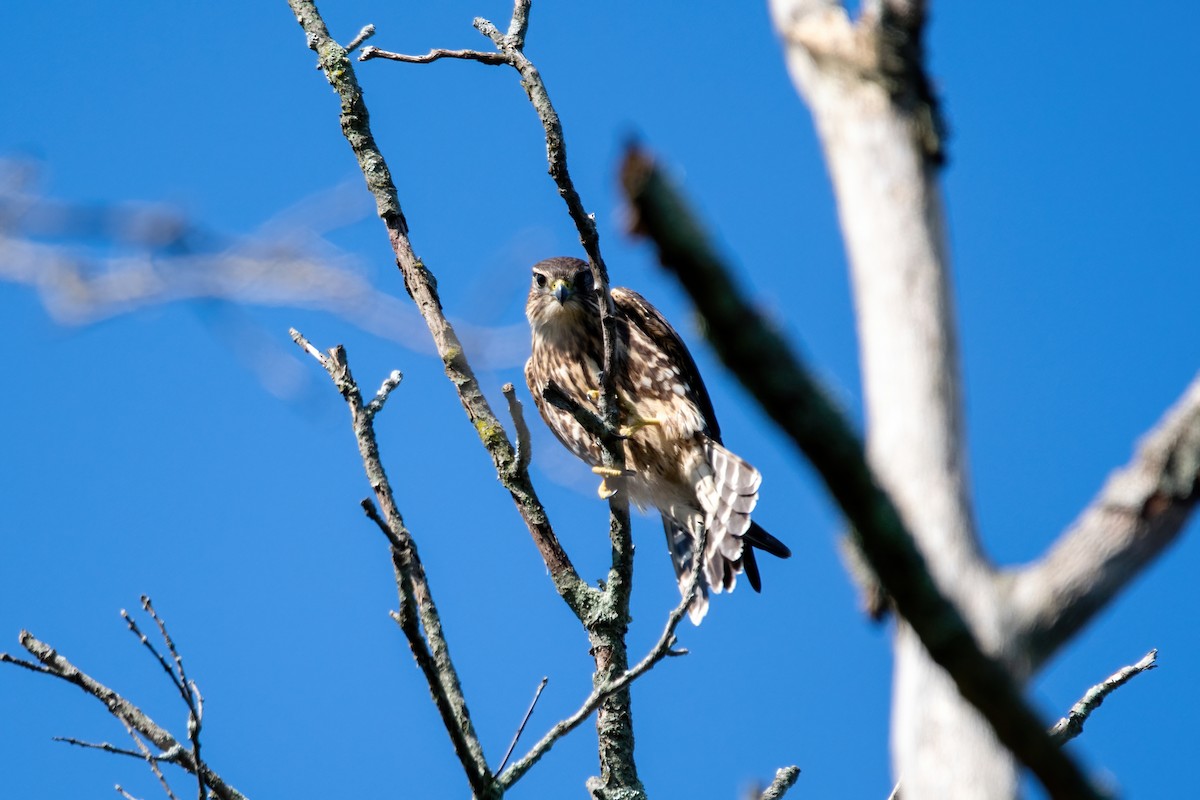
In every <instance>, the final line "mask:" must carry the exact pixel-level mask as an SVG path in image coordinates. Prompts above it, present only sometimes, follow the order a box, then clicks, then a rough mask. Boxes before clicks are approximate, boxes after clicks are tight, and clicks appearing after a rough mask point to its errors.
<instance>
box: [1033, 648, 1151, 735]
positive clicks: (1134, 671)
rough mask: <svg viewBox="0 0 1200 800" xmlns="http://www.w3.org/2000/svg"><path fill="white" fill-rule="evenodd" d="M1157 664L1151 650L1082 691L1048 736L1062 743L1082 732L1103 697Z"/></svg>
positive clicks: (1102, 700)
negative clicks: (1136, 660)
mask: <svg viewBox="0 0 1200 800" xmlns="http://www.w3.org/2000/svg"><path fill="white" fill-rule="evenodd" d="M1157 666H1158V651H1157V650H1151V651H1150V652H1149V653H1146V655H1144V656H1142V658H1141V660H1140V661H1138V662H1137V663H1136V664H1131V665H1129V666H1128V667H1122V668H1121V669H1119V670H1117V671H1116V672H1114V673H1113V674H1112V675H1109V676H1108V677H1107V678H1105V679H1104V681H1102V682H1101V683H1098V684H1096V685H1095V686H1093V687H1092V688H1090V689H1088V690H1087V691H1086V692H1084V693H1083V697H1081V698H1079V702H1078V703H1076V704H1075V705H1073V706H1071V710H1070V711H1069V712H1068V713H1067V715H1066V716H1065V717H1063V718H1062V719H1060V720H1059V721H1058V722H1056V723H1055V724H1054V727H1053V728H1051V729H1050V738H1052V739H1053V740H1054V741H1055V743H1057V744H1060V745H1063V744H1066V743H1067V742H1069V741H1071V740H1072V739H1074V738H1075V737H1076V736H1078V735H1079V734H1081V733H1083V724H1084V723H1085V722H1087V721H1088V717H1090V716H1091V715H1092V712H1093V711H1095V710H1096V709H1097V708H1099V707H1100V704H1101V703H1103V702H1104V698H1106V697H1108V696H1109V695H1110V694H1112V693H1113V692H1114V691H1116V690H1117V689H1119V688H1121V687H1122V686H1124V685H1125V684H1126V683H1128V682H1129V681H1131V680H1132V679H1133V678H1134V676H1136V675H1141V674H1142V673H1143V672H1147V671H1149V670H1152V669H1154V668H1155V667H1157Z"/></svg>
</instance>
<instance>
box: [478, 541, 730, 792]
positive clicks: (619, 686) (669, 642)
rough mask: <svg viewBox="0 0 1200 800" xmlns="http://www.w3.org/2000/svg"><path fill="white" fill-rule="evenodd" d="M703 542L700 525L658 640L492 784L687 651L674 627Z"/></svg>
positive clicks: (692, 587)
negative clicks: (677, 597)
mask: <svg viewBox="0 0 1200 800" xmlns="http://www.w3.org/2000/svg"><path fill="white" fill-rule="evenodd" d="M707 542H708V531H706V530H705V529H704V528H701V529H700V538H699V540H698V541H697V542H696V546H695V548H693V550H692V563H691V566H690V569H689V572H688V579H687V582H686V583H685V584H684V587H683V599H682V600H680V602H679V605H677V606H675V608H673V609H672V610H671V613H670V614H668V615H667V622H666V625H665V626H664V627H663V632H662V634H661V635H660V636H659V637H658V641H657V642H655V643H654V646H653V647H651V648H650V651H649V652H648V653H646V655H645V657H644V658H642V660H641V661H639V662H638V663H637V664H636V665H634V666H633V667H632V668H631V669H628V670H625V671H624V672H622V673H621V674H620V675H618V676H617V677H616V678H614V679H613V680H611V681H608V682H606V683H603V684H601V685H599V686H596V687H595V688H594V689H592V693H591V694H589V695H588V696H587V699H586V700H584V701H583V705H581V706H580V707H579V709H578V710H577V711H575V713H573V714H571V715H570V716H569V717H567V718H566V719H563V720H560V721H559V722H558V723H556V724H555V725H554V727H552V728H551V729H550V730H549V731H547V732H546V735H545V736H543V737H542V738H541V739H540V740H539V741H538V742H537V744H535V745H534V746H533V747H531V748H530V750H529V752H528V753H526V754H525V755H524V756H522V757H521V758H520V759H518V760H517V761H515V762H513V765H512V766H511V767H509V768H508V769H507V770H506V771H505V772H503V773H501V774H500V776H499V777H498V778H497V779H496V785H497V786H498V787H499V788H500V789H501V790H502V791H503V790H506V789H508V788H509V787H510V786H512V785H513V784H514V783H516V782H517V781H518V780H520V778H521V776H522V775H524V774H525V773H526V772H528V771H529V769H530V768H531V767H532V766H533V765H534V764H536V763H537V761H538V759H540V758H541V757H542V756H544V755H545V754H546V752H547V751H549V750H550V748H551V747H553V746H554V743H555V742H557V741H558V740H559V739H561V738H562V737H563V736H565V735H566V734H568V733H570V732H571V731H573V730H574V729H575V728H577V727H578V726H579V725H580V723H582V722H583V721H584V720H586V719H587V718H588V717H589V716H591V714H592V712H593V711H595V710H596V709H597V708H598V707H599V706H600V704H601V703H602V702H604V699H605V698H606V697H609V696H611V695H613V694H615V693H617V692H620V691H623V690H625V689H627V688H628V687H629V684H631V683H633V682H634V681H635V680H637V679H638V678H639V677H641V676H642V675H643V674H645V673H646V672H647V671H648V670H650V669H651V668H652V667H653V666H654V665H655V664H657V663H658V662H659V661H662V660H663V659H664V658H668V657H670V656H681V655H686V654H687V650H683V649H679V650H676V649H675V643H676V640H675V630H676V629H677V628H678V627H679V623H680V621H682V620H683V617H684V615H685V614H686V613H687V610H688V606H690V605H691V604H692V600H694V599H695V598H696V592H697V591H699V589H700V575H701V570H702V569H703V566H704V548H705V547H706V545H707Z"/></svg>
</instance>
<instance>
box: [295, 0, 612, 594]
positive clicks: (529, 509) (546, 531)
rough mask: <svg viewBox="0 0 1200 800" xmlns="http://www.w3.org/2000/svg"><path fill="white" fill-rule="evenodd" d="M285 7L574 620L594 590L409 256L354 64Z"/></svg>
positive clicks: (307, 13) (453, 377) (302, 10)
mask: <svg viewBox="0 0 1200 800" xmlns="http://www.w3.org/2000/svg"><path fill="white" fill-rule="evenodd" d="M289 5H290V6H291V8H292V11H293V12H294V13H295V15H296V19H297V21H298V22H299V23H300V25H301V27H302V28H303V29H304V31H305V33H306V34H307V36H308V42H309V47H310V48H311V49H313V50H314V51H316V53H317V55H318V57H319V59H320V65H321V67H322V69H323V70H324V73H325V77H326V79H327V80H328V81H329V83H330V85H331V86H332V87H333V89H334V91H335V92H336V93H337V95H338V98H339V99H340V101H341V126H342V133H343V134H344V135H345V137H346V140H347V142H348V143H349V144H350V147H351V149H352V150H353V151H354V155H355V158H356V159H357V160H358V164H359V167H360V168H361V169H362V173H363V177H364V178H365V179H366V182H367V188H368V189H369V190H370V192H371V194H372V195H373V196H374V198H375V205H376V209H377V211H378V213H379V216H380V218H381V219H382V220H383V223H384V226H385V227H386V229H387V233H388V238H389V240H390V242H391V245H392V250H393V252H394V254H395V256H396V265H397V266H398V267H399V268H400V272H401V274H402V275H403V277H404V286H405V288H406V289H407V290H408V293H409V295H410V296H411V297H412V298H413V301H414V302H415V303H416V305H417V308H418V310H419V311H420V312H421V316H422V317H423V318H424V320H425V323H426V325H427V326H428V328H429V332H430V333H431V334H432V336H433V341H434V345H435V346H436V347H437V351H438V354H439V355H440V356H441V359H442V364H443V366H444V368H445V371H446V375H447V377H449V378H450V381H451V382H452V383H453V384H454V387H455V390H456V391H457V392H458V398H459V401H460V402H461V403H462V406H463V409H464V410H465V411H466V412H467V417H468V418H469V419H470V420H471V423H472V424H473V425H474V426H475V430H476V431H478V433H479V438H480V440H481V441H482V442H483V445H484V447H485V448H486V449H487V451H488V454H489V455H490V456H491V458H492V463H493V465H494V466H495V468H496V474H497V475H498V476H499V478H500V482H501V483H502V484H503V485H504V487H505V488H506V489H507V490H508V491H509V494H510V495H511V496H512V499H513V502H514V503H515V504H516V506H517V509H518V511H519V512H520V514H521V517H522V519H524V521H525V524H526V526H527V527H528V528H529V532H530V535H531V536H532V537H533V540H534V543H535V544H536V546H537V548H538V551H539V552H540V553H541V556H542V558H543V560H544V561H545V562H546V566H547V568H548V569H549V571H550V577H551V579H552V580H553V581H554V585H555V588H556V589H557V590H558V593H559V594H560V595H561V596H562V598H563V599H564V600H565V601H566V602H567V604H568V605H569V606H570V607H571V609H572V610H573V611H574V612H575V613H576V614H577V615H584V614H586V613H588V609H589V608H590V606H591V605H593V604H594V602H595V595H596V592H595V590H594V589H591V588H590V587H589V586H588V585H587V584H586V583H585V582H584V581H583V580H582V579H581V578H580V577H579V574H578V573H577V572H576V571H575V567H574V566H573V565H572V564H571V561H570V559H569V558H568V557H567V554H566V552H565V551H564V550H563V549H562V545H561V544H559V541H558V538H557V537H556V536H555V534H554V530H553V528H551V526H550V522H549V520H548V519H547V516H546V510H545V508H544V507H543V506H542V503H541V500H539V499H538V496H537V492H536V491H535V490H534V488H533V484H532V482H531V481H530V479H529V474H528V471H527V470H522V469H520V468H519V465H518V461H517V458H516V452H515V449H514V448H513V446H512V444H511V442H509V439H508V435H507V434H506V433H505V431H504V426H503V425H502V424H501V423H500V420H499V419H498V418H497V417H496V415H495V413H493V411H492V409H491V407H490V405H489V404H488V402H487V399H486V398H485V397H484V395H483V391H482V389H480V386H479V381H478V379H476V377H475V374H474V372H473V371H472V369H471V366H470V364H469V363H468V362H467V358H466V355H465V354H464V352H463V347H462V343H461V342H460V341H459V339H458V336H457V334H456V333H455V331H454V327H453V326H452V325H451V324H450V322H449V321H448V320H447V319H446V316H445V314H444V313H443V311H442V302H441V298H440V297H439V295H438V291H437V282H436V280H435V279H434V277H433V273H431V272H430V271H429V269H428V268H427V267H426V266H425V264H424V263H422V262H421V260H420V259H419V258H417V256H416V253H414V252H413V248H412V244H411V242H410V241H409V238H408V223H407V222H406V221H405V219H404V213H403V211H402V210H401V208H400V201H399V198H398V196H397V192H396V185H395V183H393V181H392V177H391V173H390V171H389V170H388V167H387V163H386V162H385V161H384V158H383V154H382V153H381V152H380V151H379V147H378V146H377V145H376V144H375V138H374V136H373V135H372V133H371V125H370V115H369V114H368V112H367V107H366V104H365V103H364V102H363V95H362V89H361V88H360V86H359V84H358V79H357V78H356V77H355V74H354V67H353V65H352V63H351V61H350V59H349V57H348V56H347V53H346V51H345V49H343V48H342V47H341V46H340V45H339V44H338V43H337V42H336V41H334V40H333V38H332V37H330V35H329V31H328V29H327V28H326V27H325V22H324V20H323V19H322V18H321V15H320V13H319V12H318V11H317V9H316V6H315V4H314V3H313V2H312V0H289Z"/></svg>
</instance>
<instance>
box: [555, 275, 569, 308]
mask: <svg viewBox="0 0 1200 800" xmlns="http://www.w3.org/2000/svg"><path fill="white" fill-rule="evenodd" d="M553 288H554V292H553V293H554V299H555V300H557V301H558V304H559V305H560V306H561V305H562V304H563V303H565V302H567V298H568V297H570V296H571V287H570V285H569V284H568V283H567V282H566V281H555V282H554V287H553Z"/></svg>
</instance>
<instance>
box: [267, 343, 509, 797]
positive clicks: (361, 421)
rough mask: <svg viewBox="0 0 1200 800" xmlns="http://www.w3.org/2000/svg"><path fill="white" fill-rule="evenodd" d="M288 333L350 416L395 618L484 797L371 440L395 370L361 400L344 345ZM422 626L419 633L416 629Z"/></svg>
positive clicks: (479, 769) (411, 551)
mask: <svg viewBox="0 0 1200 800" xmlns="http://www.w3.org/2000/svg"><path fill="white" fill-rule="evenodd" d="M291 334H292V339H293V340H294V341H295V342H296V344H298V345H300V347H301V348H302V349H303V350H304V351H305V352H307V353H308V354H309V355H311V356H313V358H315V359H316V360H317V361H318V362H319V363H320V364H321V366H322V367H324V368H325V371H326V372H328V373H329V377H330V378H331V379H332V380H333V383H334V385H335V386H336V387H337V389H338V391H339V392H340V393H341V395H342V397H344V398H345V400H346V405H347V406H349V408H350V419H351V423H352V425H353V427H354V436H355V439H356V440H357V442H358V451H359V455H360V456H361V457H362V462H363V468H364V469H365V471H366V473H367V480H368V481H369V482H370V484H371V489H372V491H374V493H375V497H376V499H377V500H378V501H379V505H380V507H382V508H383V516H382V517H381V516H380V515H379V512H378V511H376V510H375V506H374V504H372V503H371V502H370V501H369V500H368V501H364V503H363V508H364V509H365V510H366V512H367V516H368V517H370V518H371V520H372V521H374V522H375V524H376V525H378V526H379V529H380V530H381V531H383V533H384V535H385V536H386V537H387V539H388V542H389V543H390V544H391V547H392V565H393V567H394V569H395V572H396V588H397V591H398V594H399V596H400V610H399V612H398V613H397V614H396V615H395V619H396V621H397V623H398V624H399V625H400V628H401V630H403V631H404V636H405V638H406V639H407V640H408V644H409V647H410V648H411V649H412V653H413V657H414V658H415V659H416V662H417V665H418V666H419V667H420V669H421V672H422V673H423V674H424V675H425V681H426V683H428V684H429V691H430V694H431V695H432V696H433V701H434V705H435V706H437V709H438V713H439V714H440V715H441V717H442V723H443V724H444V725H445V728H446V732H447V733H448V734H449V735H450V741H451V743H452V744H453V745H454V752H455V755H457V756H458V760H459V762H460V763H461V764H462V767H463V770H464V772H466V774H467V780H468V781H469V782H470V784H471V789H472V792H473V793H474V795H475V797H478V798H483V797H489V796H491V795H492V791H491V784H492V780H491V775H492V772H491V769H490V768H489V767H488V765H487V759H486V758H485V757H484V754H483V746H482V745H481V744H480V742H479V738H478V737H477V736H476V735H475V730H474V727H473V726H472V724H471V715H470V712H469V711H468V709H467V701H466V697H465V696H464V694H463V691H462V684H461V682H460V681H459V678H458V671H457V670H456V669H455V667H454V662H453V660H452V659H451V657H450V647H449V644H448V643H447V641H446V637H445V634H444V633H443V631H442V622H441V616H440V615H439V614H438V610H437V606H436V605H435V604H434V601H433V593H432V592H431V591H430V588H429V582H428V580H427V578H426V576H425V568H424V566H423V565H422V564H421V558H420V556H419V555H418V554H417V545H416V542H414V541H413V538H412V535H411V534H410V533H409V531H408V528H407V527H406V526H405V524H404V518H403V517H402V516H401V514H400V509H399V508H398V507H397V505H396V499H395V496H394V495H393V494H392V487H391V484H390V483H389V482H388V478H387V474H386V473H385V472H384V469H383V462H382V461H381V460H380V457H379V445H378V444H377V443H376V441H375V426H374V415H375V410H377V409H378V408H380V407H382V405H383V402H384V400H385V399H386V397H387V395H388V393H390V392H391V390H393V389H394V388H395V387H396V386H397V385H399V380H398V378H397V377H396V376H397V373H392V377H390V378H389V379H388V381H385V382H384V384H383V387H382V388H381V389H380V393H379V394H377V395H376V397H375V399H373V400H372V401H371V404H370V405H367V404H364V403H363V397H362V392H361V391H360V390H359V388H358V384H357V383H356V382H355V380H354V376H353V375H352V374H351V373H350V363H349V361H348V359H347V357H346V351H345V349H344V348H342V347H341V346H340V345H339V346H337V347H334V348H333V349H332V350H330V351H329V355H325V354H324V353H321V352H320V351H319V350H318V349H317V348H316V347H314V346H313V345H312V344H311V343H310V342H309V341H308V340H307V339H305V338H304V337H303V336H302V335H301V334H300V332H299V331H297V330H295V329H294V328H293V329H292V331H291ZM422 628H424V635H422V633H421V630H422Z"/></svg>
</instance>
